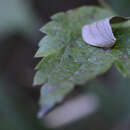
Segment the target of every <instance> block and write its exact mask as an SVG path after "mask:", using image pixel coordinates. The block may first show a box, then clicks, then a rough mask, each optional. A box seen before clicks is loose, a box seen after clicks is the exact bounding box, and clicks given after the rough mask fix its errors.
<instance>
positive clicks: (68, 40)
mask: <svg viewBox="0 0 130 130" xmlns="http://www.w3.org/2000/svg"><path fill="white" fill-rule="evenodd" d="M112 15H114V13H113V12H111V11H109V10H106V9H101V8H98V7H93V6H92V7H82V8H78V9H76V10H71V11H68V12H66V13H58V14H56V15H54V16H53V17H52V20H53V21H51V22H49V23H48V24H46V25H45V26H44V27H43V28H42V29H41V31H42V32H44V33H46V34H47V36H45V37H44V38H43V39H42V40H41V41H40V43H39V47H40V48H39V50H38V52H37V53H36V55H35V56H36V57H43V59H42V60H41V62H40V63H39V64H38V65H37V67H36V69H37V70H38V71H37V73H36V75H35V78H34V85H37V84H43V83H44V84H45V85H44V86H43V87H46V86H51V87H52V88H53V89H49V88H48V87H47V88H43V89H42V90H43V91H42V93H41V94H42V95H44V96H42V95H41V105H43V106H44V105H47V101H48V104H50V103H49V102H51V104H53V105H54V104H55V103H56V102H58V101H59V99H58V95H56V94H55V93H52V92H51V94H52V97H51V96H50V98H49V100H47V101H46V99H48V98H45V96H47V97H48V94H49V93H50V91H54V90H55V91H57V93H60V91H61V90H62V91H61V93H62V95H63V97H64V96H65V94H66V92H67V93H68V92H69V91H68V90H72V87H73V86H74V85H76V84H83V83H85V82H86V81H87V80H90V79H92V78H94V77H96V76H97V75H99V74H102V73H105V72H106V71H107V70H108V69H109V68H110V67H111V66H112V64H116V67H117V68H118V70H119V71H120V72H121V73H122V74H123V75H124V76H129V75H130V71H129V70H130V69H129V66H130V53H129V50H130V44H129V40H130V28H129V26H130V23H129V22H127V23H124V24H121V25H119V26H116V27H115V28H114V34H115V35H116V37H117V42H116V45H115V46H114V47H113V48H111V49H102V48H97V47H92V46H90V45H87V44H86V43H85V42H84V41H83V40H82V38H81V28H82V27H83V26H84V25H85V24H89V23H92V22H94V21H97V20H99V19H103V18H106V17H110V16H112ZM60 87H61V88H66V89H61V88H60ZM45 89H46V91H45ZM63 90H64V93H63ZM47 91H48V93H47ZM53 94H54V95H53ZM43 97H44V98H43ZM54 97H55V98H54ZM60 97H61V96H60ZM42 98H43V99H42ZM51 98H52V99H51ZM54 99H56V100H54ZM60 99H61V98H60ZM51 100H52V101H51ZM60 101H61V100H60ZM52 102H53V103H52Z"/></svg>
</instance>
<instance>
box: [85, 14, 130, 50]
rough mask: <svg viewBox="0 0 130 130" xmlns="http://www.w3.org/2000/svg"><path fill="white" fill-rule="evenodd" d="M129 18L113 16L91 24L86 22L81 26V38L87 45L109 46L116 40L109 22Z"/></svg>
mask: <svg viewBox="0 0 130 130" xmlns="http://www.w3.org/2000/svg"><path fill="white" fill-rule="evenodd" d="M129 19H130V18H126V17H119V16H113V17H109V18H105V19H102V20H99V21H97V22H94V23H92V24H87V25H85V26H83V28H82V38H83V40H84V41H85V42H86V43H87V44H89V45H92V46H96V47H103V48H110V47H112V46H113V45H114V44H115V42H116V38H115V36H114V34H113V32H112V27H111V24H115V23H121V22H125V21H127V20H129Z"/></svg>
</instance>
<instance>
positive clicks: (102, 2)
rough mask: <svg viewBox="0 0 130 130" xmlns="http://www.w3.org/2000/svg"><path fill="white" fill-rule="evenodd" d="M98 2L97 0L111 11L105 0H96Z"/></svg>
mask: <svg viewBox="0 0 130 130" xmlns="http://www.w3.org/2000/svg"><path fill="white" fill-rule="evenodd" d="M98 2H99V4H100V5H101V6H102V7H104V8H106V9H108V10H111V11H113V9H112V8H111V7H110V6H109V4H108V3H107V2H105V0H98Z"/></svg>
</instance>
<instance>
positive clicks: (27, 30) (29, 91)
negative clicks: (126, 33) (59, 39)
mask: <svg viewBox="0 0 130 130" xmlns="http://www.w3.org/2000/svg"><path fill="white" fill-rule="evenodd" d="M107 2H108V3H109V4H110V6H111V7H112V8H113V9H114V10H115V11H116V13H118V14H121V15H125V16H128V15H129V12H130V9H129V7H130V2H129V0H119V1H118V0H113V1H112V0H108V1H107ZM84 5H99V1H97V0H28V1H27V0H12V1H10V0H1V1H0V12H1V13H0V19H1V20H0V21H1V23H0V95H1V96H0V98H1V99H0V103H1V104H0V121H1V122H0V126H1V127H0V130H5V129H7V130H8V129H9V130H11V129H12V130H15V129H17V130H26V129H28V130H33V129H37V130H38V129H43V128H42V127H41V125H42V123H41V122H42V121H41V120H37V117H36V115H37V112H38V99H39V95H40V86H37V87H33V86H32V82H33V77H34V74H35V70H34V68H35V66H36V64H37V63H38V62H39V60H40V59H38V58H37V59H36V58H34V57H33V56H34V54H35V53H36V51H37V49H38V42H39V40H40V39H41V38H42V37H43V36H44V34H42V33H41V32H40V31H39V29H40V28H41V27H42V26H43V25H44V24H45V23H46V22H48V21H49V20H50V16H51V15H53V14H55V13H57V12H60V11H66V10H69V9H74V8H76V7H79V6H84ZM117 5H118V7H117ZM117 75H118V76H117ZM119 75H120V74H119V73H117V71H116V70H115V68H114V67H113V68H112V69H111V70H110V71H109V72H107V73H106V74H104V75H103V76H99V78H97V80H99V81H100V82H102V85H103V86H104V87H105V88H107V89H108V88H109V89H108V90H103V91H109V93H111V92H113V91H114V94H113V95H115V93H117V89H118V91H119V93H120V94H119V95H120V96H118V97H119V98H117V100H115V101H114V103H110V104H109V102H112V101H113V99H112V98H108V99H106V100H105V101H104V102H105V103H106V102H108V104H105V106H111V107H110V109H108V110H107V111H106V112H105V114H106V113H107V114H106V115H105V114H104V110H105V109H103V112H102V111H101V112H99V113H98V114H97V115H95V116H94V117H92V118H90V120H89V121H88V119H84V120H81V121H80V122H78V123H77V124H78V126H77V124H76V123H74V124H71V125H70V126H68V128H67V129H69V128H70V129H76V128H77V129H80V128H82V129H89V130H93V129H95V130H97V129H100V130H104V129H105V130H106V129H113V130H116V129H117V127H119V128H118V130H119V129H120V130H127V129H129V126H128V124H129V120H128V117H129V115H128V113H129V111H128V110H129V106H128V105H127V104H128V102H129V96H127V97H125V99H124V100H123V101H122V100H121V99H122V97H124V95H126V92H128V91H129V90H130V89H128V88H127V87H130V86H129V79H124V78H123V77H122V76H119ZM119 79H122V81H121V83H122V86H121V87H119V84H121V83H119V84H118V83H117V82H118V81H119ZM93 82H95V81H93ZM125 83H126V85H125V87H124V89H123V90H122V87H123V86H124V84H125ZM86 85H87V86H89V85H91V82H90V83H87V84H86ZM104 87H103V88H104ZM119 88H120V89H119ZM100 89H102V88H100ZM83 90H84V89H83V88H81V89H79V88H76V89H75V91H74V92H73V93H75V92H76V93H80V92H82V91H83ZM85 91H88V90H86V89H85ZM92 91H93V90H92ZM98 91H99V90H98ZM122 91H123V92H122ZM121 92H122V93H121ZM95 93H96V92H95ZM127 95H129V94H128V93H127ZM108 97H112V96H110V95H109V96H108ZM113 98H115V97H113ZM126 100H127V101H126ZM117 101H120V102H119V104H118V105H119V106H118V105H117V106H118V107H117V106H116V105H115V106H114V104H115V102H117ZM124 101H125V102H126V108H124V107H123V108H121V110H120V107H121V106H122V104H121V103H122V102H124ZM112 105H113V107H112ZM123 106H125V105H124V104H123ZM115 107H117V109H116V110H115V111H113V113H114V114H115V113H116V111H117V110H118V109H119V112H118V113H116V114H115V115H114V114H112V116H111V117H109V116H107V115H109V114H108V111H109V112H110V111H112V110H113V108H115ZM126 109H128V110H126ZM126 111H128V112H127V113H125V112H126ZM123 112H124V113H125V114H123V117H122V116H121V117H120V116H119V115H121V114H122V113H123ZM117 115H118V116H119V117H118V116H117ZM124 115H127V118H125V119H124ZM108 118H109V119H108ZM117 118H121V119H123V121H122V120H119V122H118V121H117ZM112 119H113V120H114V121H112ZM86 120H87V122H88V124H89V125H88V124H87V125H86ZM93 124H95V127H94V125H93ZM113 124H114V125H113ZM71 127H72V128H71ZM122 127H123V129H122ZM60 129H61V128H60Z"/></svg>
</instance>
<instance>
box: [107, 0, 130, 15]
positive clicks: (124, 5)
mask: <svg viewBox="0 0 130 130" xmlns="http://www.w3.org/2000/svg"><path fill="white" fill-rule="evenodd" d="M106 2H107V3H108V4H109V5H110V6H111V8H112V9H113V10H114V11H115V12H116V13H117V14H119V15H122V16H130V0H106Z"/></svg>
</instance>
